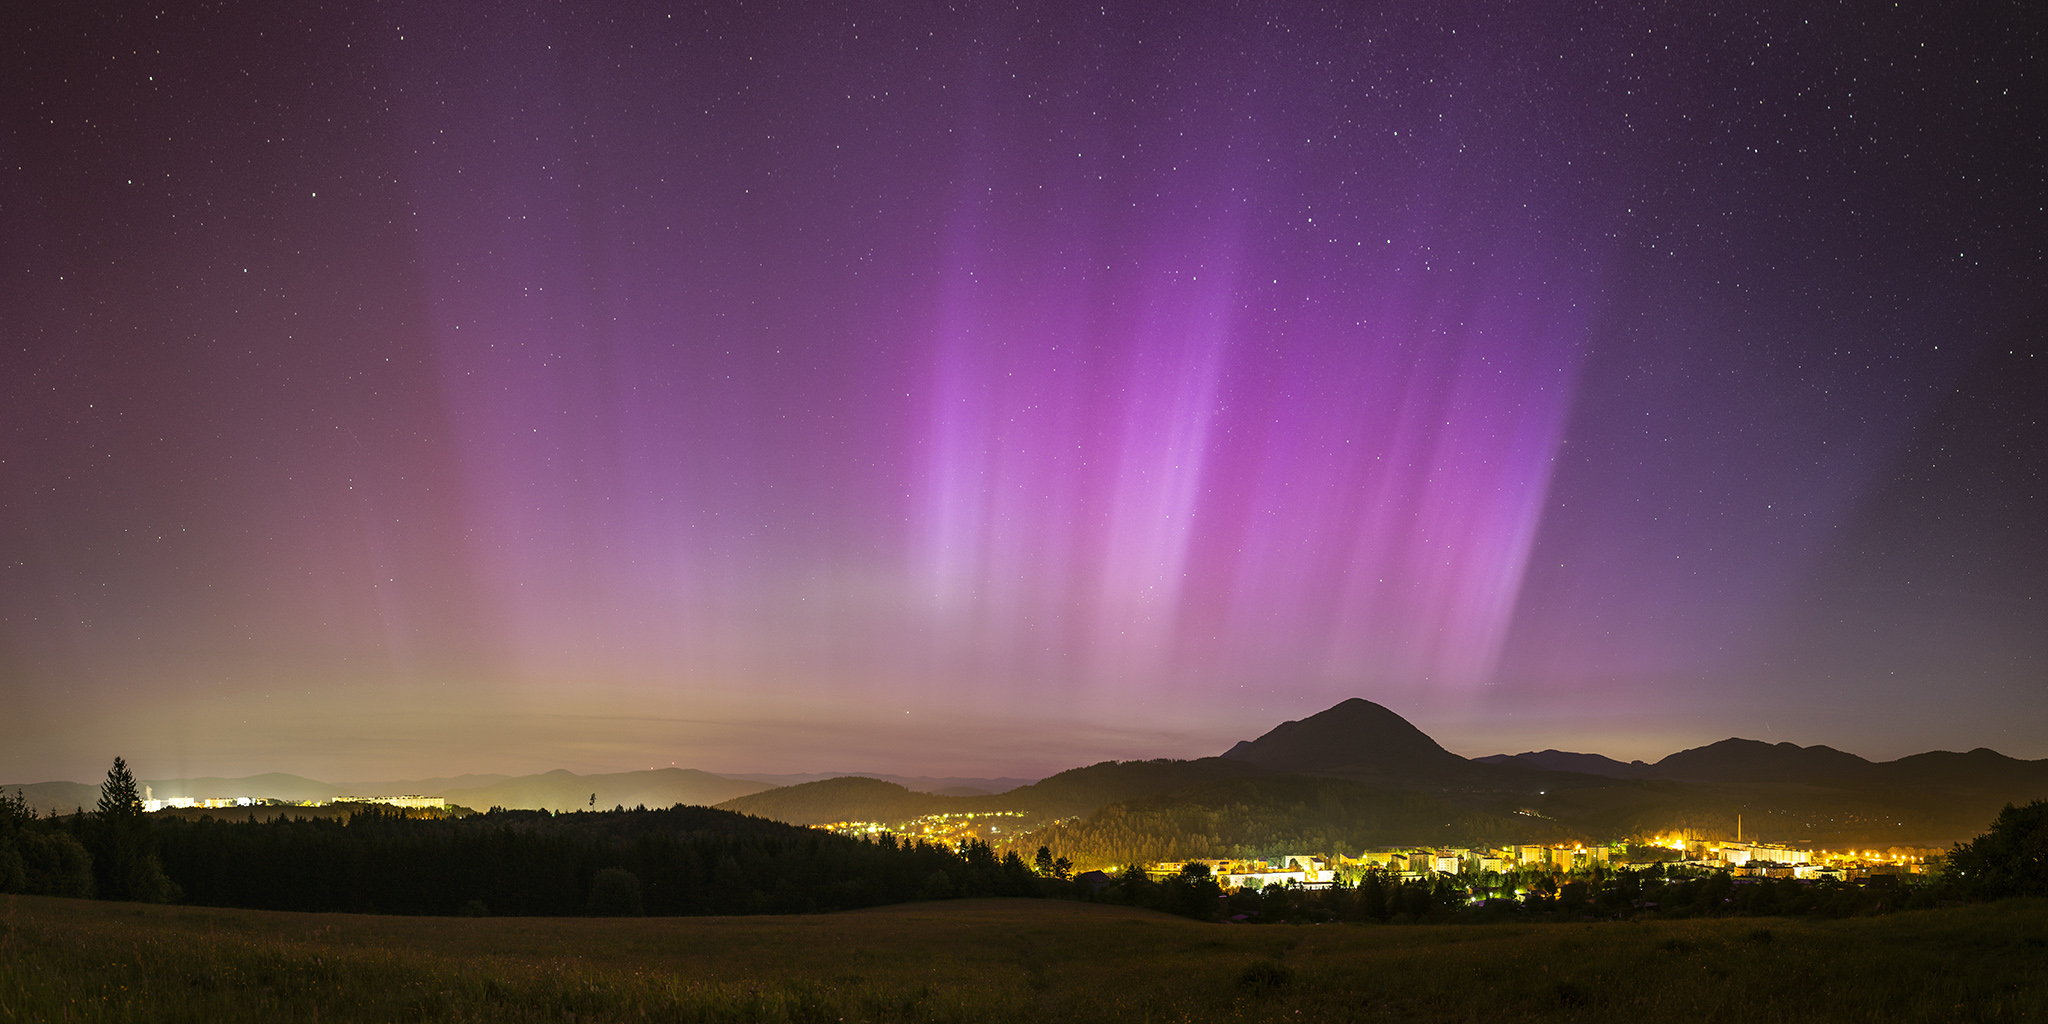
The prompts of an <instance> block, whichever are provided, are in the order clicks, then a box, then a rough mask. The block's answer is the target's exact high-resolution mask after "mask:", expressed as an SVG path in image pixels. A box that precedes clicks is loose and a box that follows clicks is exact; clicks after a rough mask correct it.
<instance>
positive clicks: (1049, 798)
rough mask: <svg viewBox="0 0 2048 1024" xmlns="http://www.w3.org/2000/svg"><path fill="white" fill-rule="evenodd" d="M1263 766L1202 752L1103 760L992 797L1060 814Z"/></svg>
mask: <svg viewBox="0 0 2048 1024" xmlns="http://www.w3.org/2000/svg"><path fill="white" fill-rule="evenodd" d="M1263 774H1265V770H1264V769H1262V768H1259V767H1258V766H1256V765H1252V764H1248V763H1245V762H1242V761H1231V760H1226V759H1224V758H1220V757H1202V758H1196V759H1195V760H1192V761H1176V760H1173V759H1171V758H1163V757H1162V758H1158V759H1156V760H1152V761H1101V762H1097V763H1095V764H1091V765H1089V766H1087V767H1085V768H1069V769H1067V770H1066V771H1063V772H1061V773H1059V774H1058V775H1054V776H1052V777H1051V778H1048V779H1046V780H1045V781H1043V782H1039V783H1036V784H1033V785H1029V786H1022V787H1019V788H1017V789H1013V790H1011V791H1010V792H1008V793H1005V794H1003V795H1002V796H1001V797H999V798H996V799H994V800H992V801H991V803H992V804H994V803H1000V804H1003V805H1004V806H1006V807H1007V806H1014V807H1016V808H1018V809H1020V810H1024V811H1028V812H1033V813H1037V814H1041V815H1043V816H1045V817H1048V818H1063V817H1066V816H1067V815H1070V814H1085V813H1087V812H1089V811H1092V810H1095V809H1096V808H1098V807H1101V806H1103V805H1104V804H1110V803H1115V802H1116V801H1118V800H1130V799H1134V798H1136V797H1141V796H1150V795H1152V794H1154V793H1171V792H1173V791H1174V790H1177V789H1184V788H1186V787H1188V786H1192V785H1196V784H1198V783H1203V782H1213V781H1216V780H1218V779H1236V778H1243V777H1245V776H1248V775H1263Z"/></svg>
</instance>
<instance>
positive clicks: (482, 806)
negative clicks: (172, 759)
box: [0, 768, 773, 814]
mask: <svg viewBox="0 0 2048 1024" xmlns="http://www.w3.org/2000/svg"><path fill="white" fill-rule="evenodd" d="M465 784H466V785H465ZM141 785H142V786H144V787H147V788H146V789H145V790H144V792H145V793H146V794H147V795H148V796H152V797H155V798H156V799H159V800H167V799H172V798H175V797H191V798H194V799H212V798H223V797H226V798H232V797H243V796H246V797H252V798H255V799H259V800H285V801H292V802H299V801H320V802H324V801H328V800H333V799H335V798H337V797H345V796H430V797H431V796H438V797H441V798H442V799H444V800H446V801H448V802H449V803H450V804H454V805H457V806H461V807H468V808H471V809H473V810H479V811H482V810H489V809H490V808H492V807H505V808H510V809H516V810H538V811H573V810H578V809H582V808H588V807H592V806H596V807H603V808H607V809H609V808H612V807H620V806H623V807H639V806H646V807H673V806H674V805H676V804H688V805H691V806H702V807H709V806H711V805H712V804H716V803H722V802H724V801H726V800H731V799H732V798H734V797H738V796H745V795H746V794H748V793H758V792H760V791H762V790H764V789H771V788H773V787H772V786H770V785H769V784H768V783H765V782H751V781H747V780H744V779H730V778H726V777H724V776H722V775H713V774H711V773H710V772H703V771H698V770H696V769H694V768H655V769H649V770H646V771H637V772H618V773H612V774H605V775H578V774H576V773H574V772H571V771H568V770H566V769H562V768H557V769H555V770H554V771H551V772H543V773H541V774H538V775H522V776H517V777H513V776H506V775H459V776H455V777H453V778H446V779H419V780H410V781H405V780H401V781H395V782H357V783H346V784H341V785H336V784H334V783H328V782H320V781H317V780H314V779H308V778H302V777H300V776H297V775H287V774H284V773H281V772H272V773H270V774H266V775H250V776H245V777H243V778H237V779H228V778H220V777H217V776H203V777H199V778H191V779H144V780H142V781H141ZM0 790H5V791H6V792H8V793H10V794H11V793H14V792H16V791H20V793H21V794H22V795H23V797H24V798H26V799H27V800H28V803H29V806H30V807H32V808H34V809H35V810H36V811H37V812H38V813H42V814H51V813H55V814H68V813H70V812H71V811H73V810H76V809H79V808H84V809H87V810H90V809H91V808H92V807H93V805H95V804H97V803H98V802H99V798H100V787H99V786H98V784H87V783H83V782H37V783H23V784H13V783H10V784H7V785H5V786H0ZM593 795H594V796H595V798H596V802H595V803H594V804H593V803H592V797H593Z"/></svg>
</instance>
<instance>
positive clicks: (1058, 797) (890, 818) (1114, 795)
mask: <svg viewBox="0 0 2048 1024" xmlns="http://www.w3.org/2000/svg"><path fill="white" fill-rule="evenodd" d="M1265 774H1267V773H1266V770H1265V769H1263V768H1260V767H1258V766H1257V765H1252V764H1247V763H1245V762H1243V761H1231V760H1226V759H1224V758H1220V757H1205V758H1201V759H1200V760H1195V761H1174V760H1168V759H1165V758H1161V759H1159V760H1156V761H1103V762H1101V763H1099V764H1091V765H1089V766H1087V767H1085V768H1071V769H1068V770H1067V771H1063V772H1061V773H1059V774H1058V775H1054V776H1052V777H1051V778H1048V779H1045V780H1042V781H1040V782H1037V783H1034V784H1032V785H1029V786H1019V787H1017V788H1016V789H1013V790H1011V791H1009V792H1008V793H1003V794H999V795H996V796H972V797H958V796H939V795H937V794H934V793H919V792H916V791H913V790H909V789H905V788H903V787H902V786H899V785H896V784H895V783H893V782H883V781H882V780H880V779H870V778H865V777H861V776H847V777H845V778H838V779H823V780H821V781H818V782H806V783H803V784H801V785H796V786H784V787H781V788H780V789H771V790H767V791H766V792H761V793H754V794H750V795H748V796H743V797H739V798H737V799H733V800H727V801H726V802H724V803H722V804H719V805H718V806H719V807H720V808H722V809H724V810H728V811H737V812H739V813H741V814H752V815H757V816H759V817H763V818H771V819H774V820H776V821H785V822H789V823H790V824H792V825H818V824H825V823H828V822H834V821H879V822H904V821H909V820H911V819H912V818H918V817H922V816H924V815H927V814H948V813H950V814H964V813H980V812H985V811H1014V812H1019V813H1022V814H1025V815H1028V816H1030V817H1031V818H1035V819H1038V820H1051V819H1053V818H1064V817H1068V816H1071V815H1076V814H1086V813H1088V812H1089V811H1093V810H1095V809H1096V808H1098V807H1102V806H1103V805H1105V804H1110V803H1114V802H1116V801H1118V800H1129V799H1132V798H1134V797H1140V796H1147V795H1150V794H1154V793H1168V792H1172V791H1174V790H1177V789H1183V788H1186V787H1188V786H1191V785H1198V784H1201V783H1205V782H1214V781H1216V780H1219V779H1237V778H1246V777H1250V776H1261V775H1265Z"/></svg>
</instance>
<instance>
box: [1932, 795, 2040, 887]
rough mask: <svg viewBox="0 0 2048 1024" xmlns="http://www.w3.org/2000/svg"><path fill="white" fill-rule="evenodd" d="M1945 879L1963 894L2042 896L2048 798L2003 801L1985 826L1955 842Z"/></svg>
mask: <svg viewBox="0 0 2048 1024" xmlns="http://www.w3.org/2000/svg"><path fill="white" fill-rule="evenodd" d="M1948 871H1949V877H1950V878H1951V879H1953V880H1954V881H1955V882H1956V884H1957V886H1958V887H1959V888H1961V889H1962V891H1963V892H1964V893H1965V894H1966V895H1969V896H1972V897H1975V898H1977V899H2000V898H2002V897H2006V896H2048V800H2036V801H2034V802H2033V803H2030V804H2028V805H2026V806H2025V807H2014V806H2013V805H2011V804H2007V805H2005V809H2004V810H2002V811H2000V812H1998V817H1997V818H1995V819H1993V820H1992V822H1991V830H1990V831H1989V832H1986V833H1984V834H1983V835H1981V836H1978V837H1977V838H1975V839H1973V840H1971V841H1970V842H1968V843H1962V844H1958V845H1957V846H1956V848H1955V851H1954V852H1953V853H1951V854H1950V855H1949V859H1948Z"/></svg>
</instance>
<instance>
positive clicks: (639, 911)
mask: <svg viewBox="0 0 2048 1024" xmlns="http://www.w3.org/2000/svg"><path fill="white" fill-rule="evenodd" d="M590 913H591V915H592V916H594V917H640V916H642V915H643V914H645V913H646V910H645V909H644V908H643V907H642V905H641V902H640V876H638V875H636V874H634V873H632V872H631V871H627V870H626V869H625V868H605V869H604V870H603V871H600V872H598V873H597V875H596V877H594V878H592V879H591V880H590Z"/></svg>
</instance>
